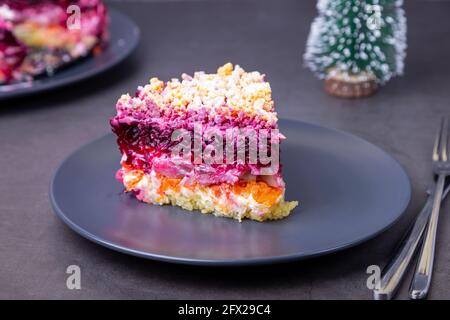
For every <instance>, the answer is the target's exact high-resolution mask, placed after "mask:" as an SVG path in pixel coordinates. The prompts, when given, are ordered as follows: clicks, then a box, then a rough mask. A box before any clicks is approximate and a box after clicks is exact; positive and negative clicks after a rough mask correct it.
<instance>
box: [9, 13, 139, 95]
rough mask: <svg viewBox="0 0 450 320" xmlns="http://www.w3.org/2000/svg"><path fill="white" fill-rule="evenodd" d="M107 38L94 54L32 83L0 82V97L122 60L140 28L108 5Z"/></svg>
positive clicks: (48, 86)
mask: <svg viewBox="0 0 450 320" xmlns="http://www.w3.org/2000/svg"><path fill="white" fill-rule="evenodd" d="M109 14H110V19H111V20H110V22H111V23H110V26H109V31H110V41H109V43H108V46H107V47H106V48H105V50H104V51H103V52H102V53H101V54H99V55H97V56H89V57H87V58H84V59H82V60H80V61H77V62H75V63H74V64H73V65H70V66H68V67H66V68H64V69H62V70H58V71H57V72H56V73H55V74H54V75H53V76H51V77H42V78H39V79H36V80H35V81H33V82H31V83H18V84H11V85H0V100H1V99H6V98H12V97H17V96H24V95H27V94H31V93H37V92H42V91H47V90H50V89H54V88H57V87H61V86H65V85H68V84H71V83H74V82H77V81H80V80H83V79H86V78H89V77H92V76H95V75H97V74H99V73H101V72H103V71H105V70H107V69H109V68H111V67H113V66H115V65H116V64H118V63H120V62H121V61H122V60H124V59H125V58H126V57H127V56H129V55H130V53H131V52H132V51H133V50H134V49H135V48H136V46H137V44H138V42H139V34H140V32H139V28H138V27H137V26H136V24H135V23H134V22H133V21H131V20H130V19H129V18H128V17H126V16H125V15H123V14H122V13H120V12H119V11H117V10H114V9H112V8H111V9H110V10H109Z"/></svg>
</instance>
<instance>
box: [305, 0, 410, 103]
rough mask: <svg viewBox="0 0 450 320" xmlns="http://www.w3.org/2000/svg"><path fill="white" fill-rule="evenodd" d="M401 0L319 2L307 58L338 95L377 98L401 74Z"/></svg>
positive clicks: (403, 27) (403, 41)
mask: <svg viewBox="0 0 450 320" xmlns="http://www.w3.org/2000/svg"><path fill="white" fill-rule="evenodd" d="M401 6H402V1H401V0H319V2H318V4H317V8H318V10H319V16H318V17H317V18H316V19H315V20H314V22H313V24H312V26H311V31H310V34H309V38H308V42H307V49H306V53H305V55H304V59H305V62H306V64H307V66H308V67H309V68H310V69H311V70H312V71H313V72H314V73H316V74H317V75H318V76H319V77H320V78H322V79H325V90H326V91H327V92H328V93H330V94H332V95H335V96H341V97H362V96H368V95H371V94H373V93H374V92H375V91H376V89H377V87H378V85H379V84H384V83H385V82H386V81H388V80H389V79H390V78H392V77H394V76H396V75H401V74H402V72H403V61H404V58H405V49H406V18H405V15H404V11H403V9H402V8H401Z"/></svg>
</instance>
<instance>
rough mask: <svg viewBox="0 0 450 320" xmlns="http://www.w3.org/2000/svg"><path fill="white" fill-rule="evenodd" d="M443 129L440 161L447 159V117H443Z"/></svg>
mask: <svg viewBox="0 0 450 320" xmlns="http://www.w3.org/2000/svg"><path fill="white" fill-rule="evenodd" d="M442 126H443V130H442V136H441V159H442V161H447V160H448V152H447V149H448V148H447V145H448V117H444V118H443V123H442Z"/></svg>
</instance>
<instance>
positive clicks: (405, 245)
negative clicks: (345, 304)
mask: <svg viewBox="0 0 450 320" xmlns="http://www.w3.org/2000/svg"><path fill="white" fill-rule="evenodd" d="M449 193H450V185H449V186H447V187H446V188H445V191H444V194H443V196H442V200H444V198H445V197H446V196H447V195H448V194H449ZM427 194H428V196H427V201H426V202H425V205H424V206H423V208H422V210H421V211H420V213H419V214H418V215H417V218H416V220H415V221H414V224H413V225H412V226H411V228H410V229H409V230H408V232H407V234H406V235H405V237H404V239H403V241H402V243H401V245H400V246H399V248H398V251H397V252H396V254H395V256H394V257H393V259H392V260H391V261H390V263H389V264H388V265H387V266H386V268H385V270H383V275H382V278H381V279H380V284H379V287H378V288H377V289H375V290H374V292H373V298H374V299H375V300H390V299H392V298H394V295H395V293H396V292H397V290H398V288H399V286H400V284H401V281H402V279H403V277H404V275H405V274H406V271H407V270H408V267H409V264H410V262H411V260H412V259H413V257H414V253H415V252H416V251H417V250H416V249H417V247H418V246H419V244H420V239H421V238H422V235H423V234H424V232H425V229H426V226H427V223H428V219H429V218H430V214H431V209H432V204H433V195H434V186H433V188H430V189H428V190H427Z"/></svg>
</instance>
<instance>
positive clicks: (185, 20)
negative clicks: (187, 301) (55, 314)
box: [0, 0, 450, 299]
mask: <svg viewBox="0 0 450 320" xmlns="http://www.w3.org/2000/svg"><path fill="white" fill-rule="evenodd" d="M110 4H111V5H112V6H114V7H116V8H119V9H121V10H123V11H124V12H126V13H127V14H128V15H129V16H130V17H132V18H133V19H134V20H135V21H136V22H137V23H138V25H139V26H140V27H141V29H142V32H143V37H142V42H141V44H140V46H139V48H138V49H137V51H136V52H135V54H133V56H132V57H130V58H129V59H128V60H127V61H126V62H124V63H123V64H121V65H120V66H118V67H116V68H114V69H112V70H110V71H108V72H107V73H105V74H103V75H101V76H98V77H96V78H94V79H90V80H87V81H85V82H82V83H79V84H75V85H72V86H71V87H67V88H62V89H59V90H56V91H53V92H48V93H45V94H40V95H36V96H32V97H26V98H19V99H14V100H7V101H1V102H0V152H1V156H0V168H1V170H0V181H1V184H0V298H3V299H13V298H25V299H38V298H50V299H56V298H63V299H90V298H100V299H110V298H118V299H128V298H131V299H134V298H142V299H158V298H194V299H214V298H234V299H259V298H261V299H266V298H274V299H280V298H286V299H370V298H371V297H372V294H371V291H370V290H369V289H367V287H366V279H367V274H366V268H367V267H368V266H369V265H372V264H377V265H380V266H383V265H384V264H385V263H386V262H387V261H388V260H389V257H390V255H391V254H392V252H393V250H394V249H395V247H396V245H397V243H398V242H399V240H400V239H401V237H402V234H403V233H404V232H405V231H406V230H407V227H408V225H409V224H410V223H411V222H412V221H413V219H414V216H415V215H416V214H417V212H418V211H419V209H420V207H421V205H422V204H423V202H424V199H425V189H426V187H427V185H428V184H429V182H430V181H431V173H430V170H431V164H430V152H431V148H432V141H433V138H434V134H435V131H436V126H437V124H438V121H439V119H440V117H441V116H442V115H444V114H448V113H449V111H448V110H449V109H450V62H449V59H448V56H449V53H450V41H449V40H448V36H449V34H450V20H449V19H448V16H447V15H448V12H450V2H445V1H431V2H430V1H420V0H410V1H407V2H406V3H405V10H406V13H407V17H408V57H407V59H406V72H405V75H404V76H403V77H401V78H397V79H394V80H393V81H391V82H390V83H388V85H387V86H385V87H383V88H382V89H381V90H380V91H379V93H378V94H377V95H375V96H373V97H371V98H367V99H361V100H341V99H337V98H333V97H329V96H327V95H326V94H325V93H324V92H323V89H322V83H321V82H320V81H319V80H316V79H315V78H314V77H313V76H312V74H311V73H310V72H309V71H308V70H306V69H305V68H304V67H303V65H302V60H301V55H302V53H303V51H304V46H305V41H306V37H307V35H308V31H309V26H310V23H311V21H312V19H313V18H314V16H315V15H316V9H315V1H294V0H293V1H239V2H237V1H211V2H209V1H192V2H190V1H181V2H178V1H174V2H173V1H169V2H156V3H153V2H143V1H128V2H127V3H125V2H122V1H112V2H111V3H110ZM226 61H232V62H235V63H239V64H240V65H242V66H243V67H245V68H246V69H248V70H260V71H262V72H265V73H266V74H267V75H268V78H269V80H270V82H271V85H272V89H273V94H274V99H275V101H276V105H277V109H278V113H279V116H280V117H282V118H291V119H301V120H304V121H309V122H314V123H318V124H321V125H324V126H328V127H333V128H338V129H342V130H345V131H348V132H350V133H353V134H355V135H358V136H360V137H362V138H364V139H367V140H368V141H370V142H372V143H374V144H376V145H378V146H380V147H381V148H383V149H384V150H386V151H387V152H389V153H390V154H391V155H392V156H393V157H394V158H396V159H397V160H398V161H399V162H400V163H401V164H402V165H403V166H404V168H405V170H406V172H407V173H408V175H409V177H410V179H411V183H412V189H413V194H412V200H411V203H410V205H409V207H408V209H407V211H406V212H405V214H404V215H403V217H402V218H401V219H400V221H399V222H398V223H396V224H395V225H394V226H393V227H392V228H391V229H389V230H388V231H386V232H385V233H383V234H382V235H380V236H378V237H377V238H375V239H373V240H370V241H368V242H366V243H364V244H362V245H359V246H357V247H355V248H352V249H348V250H345V251H343V252H340V253H335V254H332V255H329V256H324V257H320V258H315V259H312V260H307V261H299V262H295V263H289V264H281V265H273V266H263V267H249V268H206V267H189V266H181V265H171V264H166V263H161V262H154V261H148V260H144V259H140V258H136V257H131V256H127V255H124V254H120V253H117V252H114V251H110V250H108V249H105V248H103V247H100V246H98V245H95V244H93V243H91V242H89V241H88V240H85V239H83V238H81V237H80V236H78V235H76V234H75V233H74V232H72V231H71V230H70V229H69V228H68V227H66V226H65V225H64V224H63V223H62V222H61V221H60V220H59V219H58V218H57V217H56V216H55V214H54V213H53V211H52V209H51V207H50V203H49V199H48V185H49V181H50V178H51V176H52V174H53V172H54V170H55V169H56V167H57V166H58V164H59V163H60V162H61V161H62V160H63V159H64V158H65V157H66V156H67V155H68V154H69V153H71V152H72V151H73V150H75V149H77V148H78V147H80V146H81V145H83V144H85V143H87V142H89V141H91V140H92V139H94V138H97V137H99V136H102V135H104V134H106V133H108V132H109V130H110V129H109V126H108V119H109V118H110V117H111V116H112V115H113V114H114V111H115V109H114V105H115V101H116V99H117V98H118V97H119V95H120V94H121V93H123V92H133V91H134V89H135V88H136V87H137V86H138V85H139V84H143V83H145V82H146V81H147V80H148V79H149V77H150V76H151V75H157V76H159V77H160V78H163V79H169V78H171V77H175V76H179V75H180V74H181V73H182V72H187V73H191V72H193V71H194V70H206V71H214V70H215V68H216V67H217V66H218V65H220V64H222V63H224V62H226ZM449 210H450V207H449V206H448V205H445V206H444V208H443V211H442V216H441V220H440V225H439V231H438V242H437V258H436V263H435V268H434V269H435V270H434V278H433V284H432V289H431V293H430V298H434V299H449V298H450V287H449V275H450V232H449V231H450V213H449ZM72 264H75V265H79V266H80V268H81V286H82V289H81V290H68V289H67V287H66V279H67V276H68V275H67V274H66V268H67V266H69V265H72ZM408 283H409V281H406V282H405V283H404V285H403V286H402V288H401V290H400V293H399V295H398V298H400V299H404V298H407V294H406V293H407V287H408Z"/></svg>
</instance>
